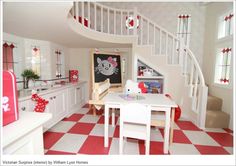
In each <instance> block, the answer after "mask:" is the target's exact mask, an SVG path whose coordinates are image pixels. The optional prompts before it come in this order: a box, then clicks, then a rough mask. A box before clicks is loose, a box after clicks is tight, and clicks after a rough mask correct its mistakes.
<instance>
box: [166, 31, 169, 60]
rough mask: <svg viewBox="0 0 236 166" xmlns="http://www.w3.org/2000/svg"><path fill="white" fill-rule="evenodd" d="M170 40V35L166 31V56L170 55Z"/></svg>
mask: <svg viewBox="0 0 236 166" xmlns="http://www.w3.org/2000/svg"><path fill="white" fill-rule="evenodd" d="M168 40H169V35H168V33H166V56H168Z"/></svg>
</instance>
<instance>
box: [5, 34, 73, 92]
mask: <svg viewBox="0 0 236 166" xmlns="http://www.w3.org/2000/svg"><path fill="white" fill-rule="evenodd" d="M3 41H4V42H5V41H6V42H8V43H13V44H14V45H15V46H16V47H17V48H15V49H14V53H13V54H14V59H15V60H16V62H18V64H17V65H16V66H17V67H16V68H15V69H14V72H15V74H16V76H17V78H18V79H17V81H20V80H22V76H21V73H22V72H23V70H24V69H26V68H31V66H32V65H31V56H32V52H31V48H32V47H34V46H37V47H39V48H40V55H41V77H40V79H43V80H45V79H54V78H56V58H55V56H56V55H55V49H60V50H62V52H63V53H64V56H65V57H64V62H65V66H64V67H63V72H62V73H63V74H64V75H63V77H65V76H68V73H69V72H68V64H69V63H68V57H69V56H68V49H67V47H65V46H61V45H58V44H56V43H52V42H49V41H44V40H37V39H29V38H23V37H20V36H16V35H13V34H9V33H5V32H3ZM31 83H32V82H31ZM31 83H30V86H33V84H31ZM39 84H40V82H36V85H39ZM17 85H18V89H22V88H23V83H18V84H17Z"/></svg>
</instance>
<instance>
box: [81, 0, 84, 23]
mask: <svg viewBox="0 0 236 166" xmlns="http://www.w3.org/2000/svg"><path fill="white" fill-rule="evenodd" d="M81 12H82V14H81V23H82V25H84V2H83V1H82V2H81Z"/></svg>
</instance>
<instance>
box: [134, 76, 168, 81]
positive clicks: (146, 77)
mask: <svg viewBox="0 0 236 166" xmlns="http://www.w3.org/2000/svg"><path fill="white" fill-rule="evenodd" d="M137 79H152V80H154V79H164V77H163V76H137Z"/></svg>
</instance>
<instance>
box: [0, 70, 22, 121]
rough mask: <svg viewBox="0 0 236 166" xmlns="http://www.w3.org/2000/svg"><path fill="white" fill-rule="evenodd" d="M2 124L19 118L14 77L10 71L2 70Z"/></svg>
mask: <svg viewBox="0 0 236 166" xmlns="http://www.w3.org/2000/svg"><path fill="white" fill-rule="evenodd" d="M2 95H3V96H2V112H3V126H6V125H7V124H9V123H12V122H14V121H16V120H18V119H19V112H18V97H17V86H16V77H15V75H14V73H12V72H10V71H3V94H2Z"/></svg>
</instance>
